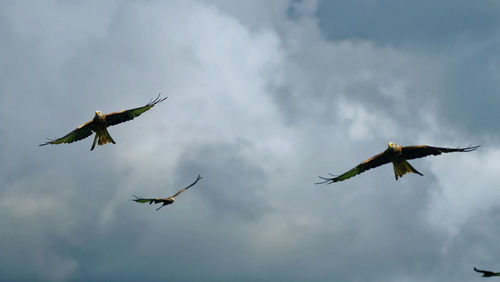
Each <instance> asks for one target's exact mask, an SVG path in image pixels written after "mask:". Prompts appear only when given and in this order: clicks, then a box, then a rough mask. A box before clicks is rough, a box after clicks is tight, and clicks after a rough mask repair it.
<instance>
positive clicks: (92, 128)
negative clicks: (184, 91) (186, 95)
mask: <svg viewBox="0 0 500 282" xmlns="http://www.w3.org/2000/svg"><path fill="white" fill-rule="evenodd" d="M165 99H167V97H165V98H160V95H158V97H156V98H155V99H151V100H150V101H149V103H147V104H146V105H145V106H143V107H138V108H134V109H129V110H123V111H119V112H114V113H110V114H103V113H101V112H100V111H96V112H95V115H94V118H93V119H92V120H90V121H88V122H86V123H84V124H82V125H80V126H79V127H77V128H76V129H75V130H73V131H71V132H70V133H68V134H66V135H65V136H63V137H61V138H58V139H49V141H47V142H45V143H43V144H40V145H39V146H44V145H47V144H62V143H73V142H75V141H79V140H82V139H85V138H87V137H89V136H90V135H92V132H95V133H96V134H95V137H94V143H92V147H91V148H90V150H91V151H92V150H94V147H95V144H96V143H97V144H98V145H99V146H100V145H104V144H106V143H110V142H111V143H113V144H116V143H115V140H113V138H111V135H109V132H108V130H107V127H108V126H112V125H117V124H119V123H122V122H126V121H129V120H132V119H134V118H135V117H138V116H139V115H141V114H142V113H144V112H145V111H147V110H149V109H151V108H152V107H154V105H156V104H158V103H160V102H162V101H164V100H165Z"/></svg>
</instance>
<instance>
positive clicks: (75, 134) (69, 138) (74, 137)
mask: <svg viewBox="0 0 500 282" xmlns="http://www.w3.org/2000/svg"><path fill="white" fill-rule="evenodd" d="M93 121H94V120H89V121H87V122H86V123H84V124H82V125H80V126H79V127H77V128H76V129H75V130H73V131H71V132H70V133H68V134H66V135H64V136H63V137H61V138H59V139H52V140H50V139H49V141H47V142H45V143H43V144H40V145H38V146H44V145H47V144H61V143H73V142H75V141H78V140H82V139H85V138H87V137H89V136H90V135H91V134H92V130H93V128H94V123H93Z"/></svg>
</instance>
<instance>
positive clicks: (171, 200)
mask: <svg viewBox="0 0 500 282" xmlns="http://www.w3.org/2000/svg"><path fill="white" fill-rule="evenodd" d="M200 179H201V176H200V175H198V177H197V178H196V180H195V181H194V182H193V183H191V184H190V185H189V186H187V187H185V188H182V189H181V190H179V192H177V193H175V194H174V195H173V196H171V197H168V198H140V197H137V196H135V195H132V196H134V197H135V199H132V201H135V202H138V203H149V204H150V205H151V204H158V203H162V205H161V206H160V207H159V208H157V209H156V210H159V209H161V208H163V207H164V206H167V205H170V204H173V203H174V200H175V198H176V197H177V196H179V194H180V193H182V192H184V191H186V190H187V189H189V188H190V187H191V186H193V185H195V184H196V182H198V181H199V180H200Z"/></svg>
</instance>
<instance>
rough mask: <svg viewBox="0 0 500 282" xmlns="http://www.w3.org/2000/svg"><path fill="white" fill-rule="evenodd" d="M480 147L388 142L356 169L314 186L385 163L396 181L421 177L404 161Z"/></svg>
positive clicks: (328, 178)
mask: <svg viewBox="0 0 500 282" xmlns="http://www.w3.org/2000/svg"><path fill="white" fill-rule="evenodd" d="M479 147H480V146H469V147H465V148H441V147H432V146H426V145H418V146H404V147H403V146H399V145H398V144H396V143H393V142H389V145H388V148H387V149H386V150H385V151H384V152H382V153H380V154H378V155H376V156H373V157H371V158H369V159H367V160H366V161H364V162H362V163H360V164H359V165H357V166H356V167H354V168H352V169H351V170H349V171H348V172H346V173H344V174H341V175H339V176H336V175H333V174H330V175H331V176H332V177H321V176H320V177H319V178H321V179H323V181H321V182H317V183H315V184H331V183H333V182H338V181H342V180H346V179H348V178H351V177H353V176H355V175H358V174H360V173H362V172H364V171H366V170H369V169H372V168H374V167H378V166H381V165H384V164H387V163H390V162H392V165H393V168H394V175H395V176H396V180H398V177H402V176H403V175H405V174H407V173H410V172H413V173H416V174H420V175H423V174H422V173H420V172H419V171H417V170H416V169H415V168H414V167H412V166H411V165H410V163H409V162H407V161H406V160H411V159H416V158H422V157H425V156H429V155H434V156H437V155H441V153H451V152H470V151H474V150H476V149H477V148H479Z"/></svg>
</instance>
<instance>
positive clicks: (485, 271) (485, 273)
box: [474, 266, 500, 277]
mask: <svg viewBox="0 0 500 282" xmlns="http://www.w3.org/2000/svg"><path fill="white" fill-rule="evenodd" d="M474 271H476V272H479V273H482V274H483V276H485V277H491V276H500V272H493V271H488V270H481V269H477V268H476V267H475V266H474Z"/></svg>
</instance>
